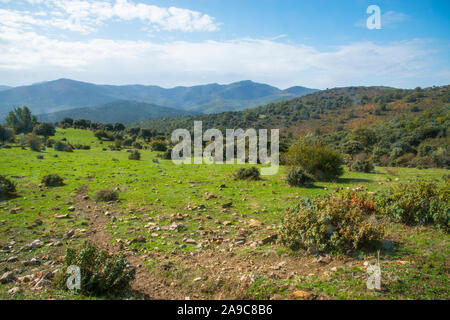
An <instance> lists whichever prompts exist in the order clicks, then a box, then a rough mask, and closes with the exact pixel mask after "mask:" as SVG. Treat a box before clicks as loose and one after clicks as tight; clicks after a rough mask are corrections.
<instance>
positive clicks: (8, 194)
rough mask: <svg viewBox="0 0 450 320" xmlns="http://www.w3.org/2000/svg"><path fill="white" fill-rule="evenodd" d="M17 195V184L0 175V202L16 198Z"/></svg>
mask: <svg viewBox="0 0 450 320" xmlns="http://www.w3.org/2000/svg"><path fill="white" fill-rule="evenodd" d="M16 194H17V190H16V184H15V183H14V182H12V181H11V180H9V179H8V178H6V176H2V175H0V200H6V199H9V198H12V197H14V196H15V195H16Z"/></svg>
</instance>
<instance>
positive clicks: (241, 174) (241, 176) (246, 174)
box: [234, 167, 261, 180]
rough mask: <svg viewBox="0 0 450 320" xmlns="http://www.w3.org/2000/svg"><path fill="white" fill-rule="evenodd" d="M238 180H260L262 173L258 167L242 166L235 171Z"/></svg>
mask: <svg viewBox="0 0 450 320" xmlns="http://www.w3.org/2000/svg"><path fill="white" fill-rule="evenodd" d="M234 177H235V179H237V180H260V179H261V174H260V172H259V170H258V168H256V167H250V168H240V169H238V170H237V171H236V172H235V173H234Z"/></svg>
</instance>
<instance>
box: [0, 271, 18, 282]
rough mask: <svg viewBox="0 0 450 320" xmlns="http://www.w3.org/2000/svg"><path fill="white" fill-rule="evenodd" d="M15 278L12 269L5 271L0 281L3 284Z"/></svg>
mask: <svg viewBox="0 0 450 320" xmlns="http://www.w3.org/2000/svg"><path fill="white" fill-rule="evenodd" d="M16 280H17V277H16V275H15V274H14V272H12V271H8V272H5V273H4V274H3V275H2V276H1V277H0V283H3V284H5V283H9V282H13V281H16Z"/></svg>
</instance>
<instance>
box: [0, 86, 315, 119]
mask: <svg viewBox="0 0 450 320" xmlns="http://www.w3.org/2000/svg"><path fill="white" fill-rule="evenodd" d="M303 89H304V90H300V91H298V90H295V92H294V93H293V92H292V91H290V92H286V91H283V90H280V89H278V88H275V87H272V86H269V85H267V84H260V83H255V82H252V81H241V82H236V83H232V84H229V85H220V84H208V85H200V86H193V87H175V88H171V89H165V88H161V87H158V86H144V85H125V86H113V85H96V84H92V83H86V82H79V81H74V80H70V79H59V80H55V81H49V82H42V83H37V84H33V85H30V86H21V87H15V88H11V89H9V90H5V91H0V119H1V118H3V117H5V116H6V114H7V113H8V112H9V111H10V110H11V109H12V108H13V107H17V106H28V107H29V108H30V109H31V111H32V112H33V113H34V114H47V113H52V112H57V111H62V110H69V109H74V108H85V107H91V106H96V105H100V104H105V103H109V102H114V101H118V100H129V101H140V102H145V103H152V104H156V105H161V106H166V107H170V108H175V109H181V110H192V111H196V112H202V113H216V112H223V111H230V110H242V109H246V108H251V107H256V106H258V105H262V104H266V103H268V102H275V101H280V100H287V99H292V98H294V97H297V96H299V95H303V94H304V93H307V92H314V91H316V90H314V89H308V88H303ZM299 92H301V94H299Z"/></svg>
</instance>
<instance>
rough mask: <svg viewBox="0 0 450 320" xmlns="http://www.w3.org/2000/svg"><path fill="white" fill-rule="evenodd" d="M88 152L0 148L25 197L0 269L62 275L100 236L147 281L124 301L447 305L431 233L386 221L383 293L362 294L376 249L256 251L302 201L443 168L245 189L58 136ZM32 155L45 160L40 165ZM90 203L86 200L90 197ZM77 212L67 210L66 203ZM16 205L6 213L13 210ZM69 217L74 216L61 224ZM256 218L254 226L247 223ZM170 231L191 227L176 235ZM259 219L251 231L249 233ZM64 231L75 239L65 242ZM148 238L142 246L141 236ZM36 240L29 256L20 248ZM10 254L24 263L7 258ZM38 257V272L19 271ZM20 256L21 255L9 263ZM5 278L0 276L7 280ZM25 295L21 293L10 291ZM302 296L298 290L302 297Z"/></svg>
mask: <svg viewBox="0 0 450 320" xmlns="http://www.w3.org/2000/svg"><path fill="white" fill-rule="evenodd" d="M64 137H65V138H67V140H68V141H69V142H70V143H72V144H77V143H79V144H84V145H90V146H91V150H75V151H74V152H73V153H66V152H56V151H54V150H53V149H51V148H47V150H46V151H43V152H40V153H37V152H33V151H30V150H22V148H21V147H19V146H13V147H12V149H0V173H1V174H4V175H7V176H8V177H9V178H11V179H12V180H13V181H14V182H16V183H17V186H18V191H19V196H18V197H17V198H15V199H11V200H9V201H2V202H1V203H0V245H1V248H2V251H0V273H1V274H3V273H4V272H6V271H9V270H15V271H16V273H17V274H18V276H25V275H30V274H33V273H36V272H40V271H43V270H49V269H50V270H52V271H55V270H57V269H59V268H61V263H62V256H63V255H64V251H65V248H66V247H67V246H78V245H80V244H81V243H83V241H85V240H92V241H95V240H99V241H101V242H102V243H104V246H106V247H107V248H109V249H110V250H111V251H114V250H115V251H118V252H119V251H120V252H125V253H126V254H127V256H129V257H133V259H134V261H137V262H136V263H137V267H138V269H139V270H140V275H141V276H139V277H138V278H137V280H136V284H135V285H134V288H135V289H136V290H134V291H133V292H130V293H129V294H128V295H127V296H126V297H125V298H129V299H139V298H141V297H142V296H143V295H144V296H145V295H146V294H147V292H152V293H153V295H150V294H148V295H147V296H148V297H150V298H165V299H170V298H174V299H184V298H185V297H190V298H192V299H195V298H197V299H217V298H231V299H233V298H244V299H293V298H296V297H295V295H293V293H294V292H296V291H297V292H304V294H305V295H304V296H303V297H304V298H308V299H448V297H449V290H450V284H449V258H450V255H449V247H450V246H449V239H450V238H449V235H448V234H446V233H444V232H442V231H439V230H435V229H433V228H432V227H407V226H404V225H401V224H395V223H391V222H388V221H383V223H385V225H386V230H387V232H386V239H385V241H384V249H383V250H382V252H381V256H380V264H381V270H382V285H383V290H382V291H381V292H375V291H370V290H368V289H367V288H366V280H367V277H368V275H367V272H366V270H365V269H366V267H367V262H373V261H374V259H375V254H376V253H365V252H358V253H356V254H354V255H353V256H351V257H349V256H333V257H331V258H330V261H327V262H326V263H323V262H318V261H316V260H315V256H313V255H310V254H307V253H306V252H293V251H291V250H289V249H287V248H285V247H283V246H282V245H281V244H278V243H268V244H265V245H261V243H258V242H259V241H261V240H262V239H265V238H267V237H269V236H271V235H273V234H275V233H276V231H277V228H278V227H279V225H280V222H281V216H282V214H283V212H284V211H285V210H286V209H287V208H289V207H291V206H293V205H294V204H295V203H296V202H297V201H298V199H299V198H301V197H315V196H319V195H323V194H326V193H330V192H333V191H334V190H335V189H337V188H344V189H353V188H356V187H360V186H363V187H365V188H367V189H368V190H369V191H372V192H375V191H378V190H381V189H383V188H385V187H386V186H389V185H392V184H394V183H398V182H405V181H406V180H408V179H410V178H428V179H436V180H439V181H441V182H442V179H441V178H442V176H443V175H446V174H449V172H448V170H441V169H424V170H418V169H409V168H376V173H371V174H362V173H352V172H346V173H345V174H344V175H343V176H342V178H341V179H339V181H337V182H336V183H316V184H315V187H313V188H292V187H289V186H288V185H287V183H286V182H285V181H284V179H283V178H284V174H285V172H284V168H283V167H282V168H281V170H280V172H279V173H278V174H277V175H275V176H269V177H263V180H261V181H254V182H247V181H237V180H234V179H233V172H234V171H235V170H236V169H238V168H239V167H242V165H213V166H209V165H180V166H176V165H174V164H173V163H172V162H171V161H168V160H161V159H159V160H158V162H159V163H155V162H154V161H153V160H154V159H157V153H155V152H151V151H147V150H142V152H141V153H142V158H141V160H140V161H131V160H128V155H129V154H128V153H127V152H126V150H122V151H110V150H109V148H108V150H107V151H103V150H102V149H103V148H107V143H106V142H105V143H104V144H103V145H101V144H100V142H99V141H98V140H97V139H95V137H94V136H93V133H92V132H90V131H85V130H75V129H67V130H61V129H58V131H57V135H56V137H54V139H55V140H59V139H62V138H64ZM37 155H43V156H44V158H43V159H41V160H39V159H37ZM51 173H58V174H59V175H60V176H61V177H63V178H64V180H65V185H64V186H62V187H56V188H46V187H43V186H41V185H40V184H41V179H42V177H43V176H44V175H47V174H51ZM105 188H109V189H116V188H117V190H119V194H120V201H119V202H114V203H105V204H97V203H95V202H94V201H92V200H91V199H93V198H94V195H95V193H96V192H97V191H99V190H100V189H105ZM86 195H87V196H89V199H87V198H86V197H85V196H86ZM72 206H73V207H75V208H74V209H75V210H74V211H69V208H70V207H72ZM14 208H20V209H19V210H16V212H15V213H14V210H13V211H11V209H14ZM65 214H69V216H68V218H66V219H63V218H57V216H62V215H65ZM252 220H254V221H252ZM173 223H182V224H183V225H184V228H183V229H181V230H173V228H171V226H172V225H173ZM252 223H253V224H255V223H256V226H252ZM69 230H73V231H74V234H73V235H70V237H67V236H65V235H66V234H67V232H68V231H69ZM138 236H143V237H144V238H145V242H144V241H143V242H136V241H133V240H134V239H136V238H138ZM37 239H39V240H41V241H43V242H44V246H43V247H41V248H37V249H34V250H31V251H23V250H22V251H21V250H20V248H21V247H23V246H24V245H26V244H28V243H30V242H32V241H34V240H37ZM11 257H17V261H12V262H8V259H10V258H11ZM32 258H37V259H38V260H39V261H40V262H41V263H40V265H34V266H24V264H23V262H24V261H28V260H30V259H32ZM12 260H15V259H12ZM1 274H0V276H1ZM13 287H19V291H18V292H17V293H15V294H12V293H8V291H9V290H10V289H12V288H13ZM297 296H298V294H297ZM0 298H1V299H42V298H52V299H87V298H88V297H84V296H80V295H75V294H72V293H70V292H67V291H63V290H60V289H56V288H54V287H52V286H49V287H45V288H34V287H31V286H29V285H27V284H24V283H20V284H17V283H16V284H13V283H9V284H0Z"/></svg>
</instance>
